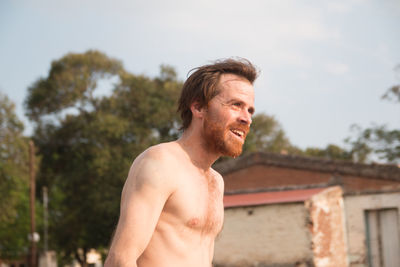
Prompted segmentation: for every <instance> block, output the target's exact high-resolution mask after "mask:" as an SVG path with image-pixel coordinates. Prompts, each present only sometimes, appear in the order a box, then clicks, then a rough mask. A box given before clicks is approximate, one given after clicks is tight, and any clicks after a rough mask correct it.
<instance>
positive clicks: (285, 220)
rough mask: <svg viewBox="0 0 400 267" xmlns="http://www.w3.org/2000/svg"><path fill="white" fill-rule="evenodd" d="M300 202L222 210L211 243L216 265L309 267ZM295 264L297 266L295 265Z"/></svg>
mask: <svg viewBox="0 0 400 267" xmlns="http://www.w3.org/2000/svg"><path fill="white" fill-rule="evenodd" d="M307 222H308V215H307V210H306V209H305V206H304V203H291V204H274V205H264V206H257V207H244V208H242V207H238V208H229V209H226V210H225V222H224V228H223V230H222V232H221V233H220V235H219V237H218V238H217V240H216V243H215V256H214V263H215V265H216V266H238V267H239V266H240V267H246V266H310V265H302V263H305V262H312V251H311V236H310V233H309V231H308V226H307ZM296 262H297V264H298V265H295V264H296Z"/></svg>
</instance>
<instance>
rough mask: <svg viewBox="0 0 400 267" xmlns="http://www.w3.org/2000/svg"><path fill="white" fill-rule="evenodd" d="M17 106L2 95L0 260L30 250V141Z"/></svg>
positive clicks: (0, 122) (0, 103) (0, 118)
mask: <svg viewBox="0 0 400 267" xmlns="http://www.w3.org/2000/svg"><path fill="white" fill-rule="evenodd" d="M23 129H24V126H23V124H22V122H21V121H20V120H19V119H18V117H17V116H16V114H15V105H14V104H13V103H12V102H11V101H10V100H9V99H8V97H7V96H5V95H3V94H1V93H0V196H1V199H2V201H0V258H3V259H4V258H6V259H7V258H8V259H13V258H20V257H22V256H23V255H24V254H25V253H26V252H27V250H28V247H29V242H28V238H27V236H28V233H29V232H30V218H29V169H28V163H29V159H28V153H29V152H28V150H29V149H28V140H27V138H25V137H24V136H23V134H22V133H23Z"/></svg>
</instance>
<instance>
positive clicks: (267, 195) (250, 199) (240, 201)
mask: <svg viewBox="0 0 400 267" xmlns="http://www.w3.org/2000/svg"><path fill="white" fill-rule="evenodd" d="M325 189H326V188H313V189H303V190H289V191H278V192H262V193H252V194H235V195H225V196H224V207H225V208H231V207H243V206H257V205H264V204H277V203H290V202H292V203H293V202H303V201H305V200H307V199H309V198H311V196H313V195H315V194H318V193H319V192H321V191H323V190H325Z"/></svg>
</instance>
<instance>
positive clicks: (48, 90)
mask: <svg viewBox="0 0 400 267" xmlns="http://www.w3.org/2000/svg"><path fill="white" fill-rule="evenodd" d="M121 70H122V64H121V63H120V62H119V61H118V60H115V59H110V58H108V57H107V56H106V55H104V54H102V53H100V52H98V51H88V52H86V53H84V54H73V53H70V54H67V55H66V56H64V57H63V58H61V59H60V60H56V61H53V62H52V64H51V70H50V72H49V75H48V77H47V78H40V79H39V80H37V81H36V82H35V83H34V84H33V85H32V86H31V87H29V89H28V91H29V92H28V98H27V99H26V101H25V106H26V109H27V111H28V112H27V116H28V117H29V118H30V119H33V120H35V121H37V120H39V117H40V116H43V115H46V114H57V113H59V112H60V111H62V110H63V109H65V108H68V107H76V108H78V109H80V110H84V109H88V108H92V107H93V106H96V105H97V99H96V98H95V97H94V96H93V91H94V90H95V89H96V88H97V85H98V82H99V80H101V79H104V78H110V77H112V76H114V75H117V74H119V72H120V71H121Z"/></svg>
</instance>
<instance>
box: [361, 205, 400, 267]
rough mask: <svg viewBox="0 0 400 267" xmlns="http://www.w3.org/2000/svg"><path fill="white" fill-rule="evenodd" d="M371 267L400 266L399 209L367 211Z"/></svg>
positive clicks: (366, 219)
mask: <svg viewBox="0 0 400 267" xmlns="http://www.w3.org/2000/svg"><path fill="white" fill-rule="evenodd" d="M365 222H366V231H367V233H366V235H367V238H366V242H367V248H368V263H369V267H398V266H400V231H399V212H398V209H397V208H390V209H378V210H366V211H365Z"/></svg>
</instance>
